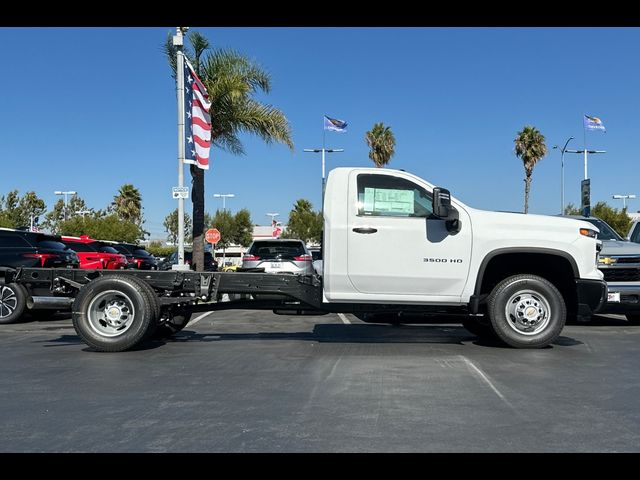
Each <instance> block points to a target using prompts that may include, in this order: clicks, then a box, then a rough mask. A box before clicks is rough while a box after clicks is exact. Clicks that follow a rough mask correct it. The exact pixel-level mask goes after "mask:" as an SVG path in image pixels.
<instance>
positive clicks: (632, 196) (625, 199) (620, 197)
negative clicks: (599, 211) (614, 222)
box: [611, 194, 636, 210]
mask: <svg viewBox="0 0 640 480" xmlns="http://www.w3.org/2000/svg"><path fill="white" fill-rule="evenodd" d="M611 198H615V199H616V200H620V199H622V209H623V210H624V209H625V208H627V198H628V199H632V198H636V196H635V195H633V194H629V195H612V196H611Z"/></svg>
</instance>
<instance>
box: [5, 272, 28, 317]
mask: <svg viewBox="0 0 640 480" xmlns="http://www.w3.org/2000/svg"><path fill="white" fill-rule="evenodd" d="M26 305H27V289H26V288H24V287H23V286H22V285H18V284H17V283H1V281H0V324H7V323H14V322H17V321H18V320H20V317H22V314H23V313H24V309H25V307H26Z"/></svg>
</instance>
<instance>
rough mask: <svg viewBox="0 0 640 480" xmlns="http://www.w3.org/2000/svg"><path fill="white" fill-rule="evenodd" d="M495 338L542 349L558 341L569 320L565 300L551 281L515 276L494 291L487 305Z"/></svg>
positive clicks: (518, 346)
mask: <svg viewBox="0 0 640 480" xmlns="http://www.w3.org/2000/svg"><path fill="white" fill-rule="evenodd" d="M487 307H488V309H487V311H488V314H489V318H490V319H491V326H492V327H493V330H494V331H495V332H496V335H497V336H498V337H499V338H500V339H501V340H502V341H504V342H505V343H506V344H508V345H510V346H512V347H515V348H542V347H546V346H547V345H549V344H551V343H552V342H553V341H554V340H556V339H557V338H558V336H559V335H560V332H561V331H562V328H563V327H564V325H565V322H566V319H567V308H566V305H565V303H564V298H563V297H562V294H561V293H560V292H559V291H558V289H557V288H556V287H555V285H553V284H552V283H551V282H549V281H548V280H546V279H544V278H542V277H539V276H537V275H514V276H512V277H509V278H506V279H504V280H503V281H502V282H500V283H499V284H498V285H496V287H495V288H494V289H493V290H492V292H491V294H490V295H489V298H488V302H487Z"/></svg>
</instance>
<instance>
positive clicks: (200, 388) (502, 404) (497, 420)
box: [0, 310, 640, 452]
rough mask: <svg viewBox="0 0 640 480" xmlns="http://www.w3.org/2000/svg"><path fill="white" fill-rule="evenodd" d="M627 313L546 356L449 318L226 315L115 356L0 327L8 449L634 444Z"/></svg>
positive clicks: (532, 448) (59, 322)
mask: <svg viewBox="0 0 640 480" xmlns="http://www.w3.org/2000/svg"><path fill="white" fill-rule="evenodd" d="M621 318H622V317H618V316H597V317H594V318H593V319H592V321H591V322H590V323H587V324H580V325H569V326H567V327H565V329H564V331H563V333H562V336H561V337H560V338H559V340H558V341H557V342H556V343H555V344H553V345H552V346H551V347H549V348H546V349H542V350H514V349H511V348H506V347H500V346H497V345H494V344H489V343H483V342H482V341H480V340H478V339H477V338H476V337H475V336H473V335H472V334H470V333H468V332H467V331H466V330H465V329H463V328H462V327H461V326H460V324H459V323H455V321H451V320H450V319H449V320H447V319H445V318H437V319H435V321H437V323H429V324H422V325H401V326H389V325H375V324H364V323H363V322H361V321H359V320H357V319H356V318H355V317H353V316H351V315H346V316H338V315H335V314H330V315H324V316H300V317H290V316H278V315H274V314H272V313H271V312H260V311H234V310H231V311H227V312H216V313H210V314H205V315H204V316H200V317H194V318H192V320H191V324H190V325H188V326H187V327H186V328H185V330H184V331H182V332H180V333H179V334H178V335H177V336H176V337H175V338H173V339H171V340H168V341H157V342H153V343H150V344H148V345H147V346H146V348H144V349H141V350H137V351H132V352H123V353H116V354H107V353H97V352H93V351H91V350H90V349H88V347H87V346H86V345H85V344H84V343H82V342H81V341H80V339H79V338H78V337H77V336H76V334H75V331H74V330H73V327H72V326H71V322H70V320H69V319H68V318H65V317H64V316H58V317H55V318H50V319H45V320H40V321H28V322H24V323H19V324H13V325H1V326H0V342H1V343H2V348H1V349H0V359H1V360H0V361H1V363H2V386H3V388H2V389H1V390H0V398H1V403H2V407H3V408H2V410H1V411H0V431H2V432H3V434H2V435H1V436H0V451H1V452H637V451H639V450H640V401H638V399H639V398H640V368H638V366H639V365H640V358H639V357H640V356H639V354H638V353H639V351H640V348H639V345H640V327H633V326H628V325H627V324H626V322H625V321H623V320H621ZM196 320H197V321H196Z"/></svg>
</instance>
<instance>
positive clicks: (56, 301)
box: [27, 296, 74, 310]
mask: <svg viewBox="0 0 640 480" xmlns="http://www.w3.org/2000/svg"><path fill="white" fill-rule="evenodd" d="M73 300H74V299H73V298H70V297H31V296H30V297H29V298H27V308H28V309H29V310H36V309H38V310H39V309H42V310H45V309H46V310H65V309H69V308H71V304H72V303H73Z"/></svg>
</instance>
